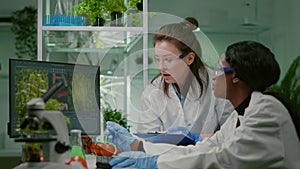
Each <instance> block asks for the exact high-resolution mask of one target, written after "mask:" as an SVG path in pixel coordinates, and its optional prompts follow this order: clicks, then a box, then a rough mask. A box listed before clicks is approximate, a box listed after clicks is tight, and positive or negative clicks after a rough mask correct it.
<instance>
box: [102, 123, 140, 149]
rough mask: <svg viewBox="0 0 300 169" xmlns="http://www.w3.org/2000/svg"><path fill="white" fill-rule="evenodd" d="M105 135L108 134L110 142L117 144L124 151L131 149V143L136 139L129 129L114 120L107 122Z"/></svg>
mask: <svg viewBox="0 0 300 169" xmlns="http://www.w3.org/2000/svg"><path fill="white" fill-rule="evenodd" d="M104 135H105V136H107V138H108V141H109V142H111V143H113V144H115V145H116V146H117V147H119V148H120V149H121V150H122V151H130V150H131V148H130V145H131V143H132V142H133V141H134V140H136V138H135V137H133V136H132V135H131V134H130V133H129V132H128V130H127V129H125V128H124V127H122V126H120V125H119V124H117V123H115V122H112V121H107V122H106V131H105V132H104Z"/></svg>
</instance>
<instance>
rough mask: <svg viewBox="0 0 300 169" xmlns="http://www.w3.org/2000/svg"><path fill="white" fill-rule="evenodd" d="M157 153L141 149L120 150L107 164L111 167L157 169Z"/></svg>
mask: <svg viewBox="0 0 300 169" xmlns="http://www.w3.org/2000/svg"><path fill="white" fill-rule="evenodd" d="M157 158H158V155H150V154H147V153H145V152H142V151H128V152H122V153H121V154H119V155H118V156H116V157H114V158H113V159H112V160H111V161H110V162H109V164H110V165H111V166H112V168H113V169H114V168H138V169H157V163H156V162H157Z"/></svg>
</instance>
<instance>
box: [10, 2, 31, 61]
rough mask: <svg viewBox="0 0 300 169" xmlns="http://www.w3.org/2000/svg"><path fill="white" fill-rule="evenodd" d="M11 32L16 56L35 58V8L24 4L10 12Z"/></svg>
mask: <svg viewBox="0 0 300 169" xmlns="http://www.w3.org/2000/svg"><path fill="white" fill-rule="evenodd" d="M11 20H12V27H11V30H12V32H13V33H14V34H15V35H16V41H15V46H16V49H17V52H16V55H17V57H18V58H30V59H32V60H35V59H36V58H37V9H36V8H35V7H32V6H26V7H24V8H23V9H21V10H17V11H15V12H13V13H12V18H11Z"/></svg>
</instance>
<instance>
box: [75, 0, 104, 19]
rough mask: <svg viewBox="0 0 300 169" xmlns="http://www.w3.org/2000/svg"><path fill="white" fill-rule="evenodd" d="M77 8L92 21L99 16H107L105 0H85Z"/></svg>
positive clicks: (79, 12)
mask: <svg viewBox="0 0 300 169" xmlns="http://www.w3.org/2000/svg"><path fill="white" fill-rule="evenodd" d="M75 8H76V9H75V10H76V12H77V14H78V15H86V16H87V18H88V19H89V20H90V21H91V22H92V23H94V22H96V18H97V17H99V18H103V19H104V17H105V16H104V15H105V11H104V0H83V1H82V2H81V3H79V4H78V5H77V6H76V7H75Z"/></svg>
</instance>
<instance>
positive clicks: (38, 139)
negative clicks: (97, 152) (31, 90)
mask: <svg viewBox="0 0 300 169" xmlns="http://www.w3.org/2000/svg"><path fill="white" fill-rule="evenodd" d="M62 84H63V83H62V82H59V83H56V84H55V85H54V86H52V87H51V88H50V90H49V91H48V92H46V93H45V94H44V95H43V96H42V97H41V98H33V99H31V100H30V101H29V102H27V108H28V116H27V117H26V118H25V120H24V121H23V122H22V123H21V125H20V128H21V129H26V130H27V131H28V130H29V131H30V132H28V133H24V134H23V135H22V136H21V137H20V138H18V139H15V142H25V144H24V145H26V144H29V145H30V144H37V145H40V147H39V148H40V151H41V152H42V153H41V155H39V154H38V155H37V156H38V157H35V158H32V159H31V160H29V161H26V162H23V163H22V164H20V165H18V166H16V167H15V168H14V169H36V168H38V169H58V168H59V169H71V167H70V166H68V165H66V162H67V161H68V160H69V159H70V157H69V153H70V147H69V131H68V127H67V124H66V121H65V118H64V115H63V113H62V112H60V111H45V103H46V102H47V101H48V99H49V98H50V97H51V96H52V95H53V94H54V93H55V92H56V91H57V90H58V89H59V88H60V87H61V86H62ZM41 128H42V130H41ZM25 151H26V150H24V147H23V150H22V157H23V156H28V152H25ZM24 153H25V154H24ZM29 153H30V152H29ZM26 154H27V155H26ZM31 155H33V154H31ZM35 156H36V155H35Z"/></svg>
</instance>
